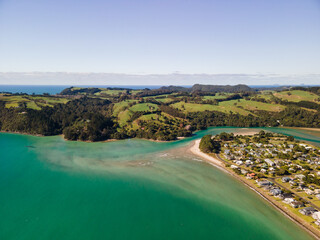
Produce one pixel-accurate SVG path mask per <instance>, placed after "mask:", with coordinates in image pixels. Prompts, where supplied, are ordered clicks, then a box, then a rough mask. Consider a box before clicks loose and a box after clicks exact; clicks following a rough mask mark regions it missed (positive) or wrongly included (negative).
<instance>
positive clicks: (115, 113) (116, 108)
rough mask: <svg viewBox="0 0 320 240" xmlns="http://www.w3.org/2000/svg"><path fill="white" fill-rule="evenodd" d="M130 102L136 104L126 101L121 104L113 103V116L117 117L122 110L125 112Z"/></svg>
mask: <svg viewBox="0 0 320 240" xmlns="http://www.w3.org/2000/svg"><path fill="white" fill-rule="evenodd" d="M131 102H136V101H135V100H126V101H122V102H118V103H115V104H114V106H113V116H118V114H119V113H120V112H122V111H124V110H126V108H128V106H129V103H131Z"/></svg>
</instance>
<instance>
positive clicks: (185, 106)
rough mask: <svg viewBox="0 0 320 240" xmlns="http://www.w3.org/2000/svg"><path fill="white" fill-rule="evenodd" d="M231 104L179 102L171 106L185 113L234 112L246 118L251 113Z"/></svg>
mask: <svg viewBox="0 0 320 240" xmlns="http://www.w3.org/2000/svg"><path fill="white" fill-rule="evenodd" d="M229 102H230V101H227V102H222V103H219V105H210V104H196V103H184V102H178V103H175V104H172V105H171V106H172V107H174V108H178V109H179V110H182V111H183V112H203V111H218V112H224V113H230V111H232V112H233V113H239V114H241V115H245V116H246V115H248V114H250V112H248V111H246V110H244V109H241V108H238V107H237V106H235V105H233V104H230V103H229Z"/></svg>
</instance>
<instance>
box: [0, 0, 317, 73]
mask: <svg viewBox="0 0 320 240" xmlns="http://www.w3.org/2000/svg"><path fill="white" fill-rule="evenodd" d="M319 66H320V1H319V0H267V1H266V0H143V1H142V0H134V1H133V0H130V1H129V0H104V1H103V0H90V1H89V0H88V1H82V0H55V1H44V0H0V72H33V71H39V72H104V73H125V74H170V73H187V74H200V73H205V74H300V75H301V74H318V73H319V72H320V71H319V69H320V67H319Z"/></svg>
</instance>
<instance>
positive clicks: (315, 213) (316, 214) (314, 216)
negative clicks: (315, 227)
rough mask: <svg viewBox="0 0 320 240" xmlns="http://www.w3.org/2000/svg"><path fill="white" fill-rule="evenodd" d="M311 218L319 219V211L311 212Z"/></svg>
mask: <svg viewBox="0 0 320 240" xmlns="http://www.w3.org/2000/svg"><path fill="white" fill-rule="evenodd" d="M312 218H313V219H314V220H320V212H318V211H317V212H314V213H313V214H312Z"/></svg>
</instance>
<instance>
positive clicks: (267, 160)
mask: <svg viewBox="0 0 320 240" xmlns="http://www.w3.org/2000/svg"><path fill="white" fill-rule="evenodd" d="M264 161H265V162H266V163H267V164H268V165H269V166H271V167H272V166H274V162H272V161H271V160H270V159H269V158H266V159H265V160H264Z"/></svg>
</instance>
